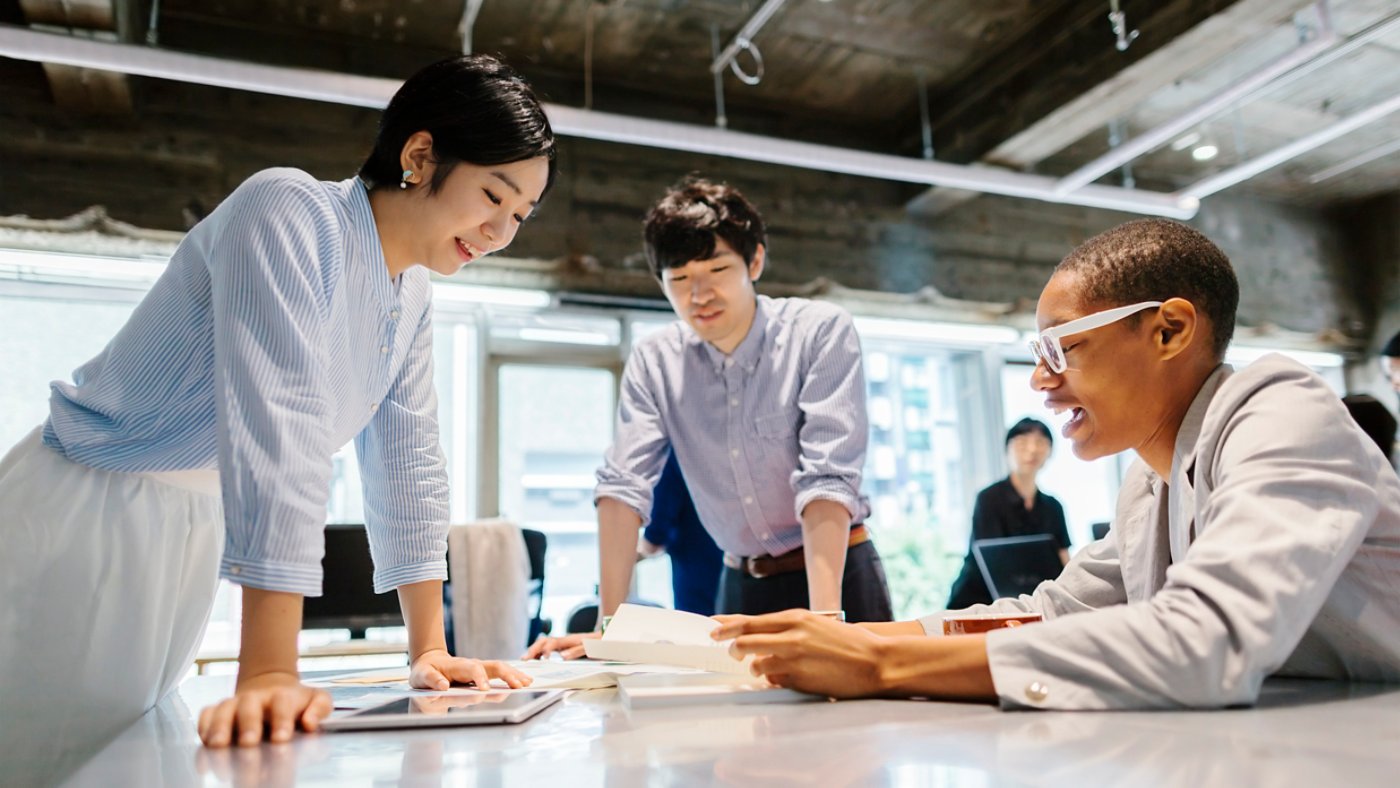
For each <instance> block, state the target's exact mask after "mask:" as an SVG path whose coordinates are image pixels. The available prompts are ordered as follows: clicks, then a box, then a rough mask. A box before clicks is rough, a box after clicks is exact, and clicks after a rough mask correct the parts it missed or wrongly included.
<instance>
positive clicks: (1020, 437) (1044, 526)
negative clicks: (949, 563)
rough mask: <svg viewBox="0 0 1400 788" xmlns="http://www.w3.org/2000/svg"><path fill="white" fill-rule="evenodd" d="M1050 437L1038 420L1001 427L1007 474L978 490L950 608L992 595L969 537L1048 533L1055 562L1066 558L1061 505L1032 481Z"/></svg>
mask: <svg viewBox="0 0 1400 788" xmlns="http://www.w3.org/2000/svg"><path fill="white" fill-rule="evenodd" d="M1052 448H1054V439H1053V438H1052V436H1051V434H1050V428H1049V427H1047V426H1045V423H1044V422H1042V421H1037V420H1035V419H1031V418H1025V419H1021V420H1020V421H1018V422H1016V423H1015V424H1013V425H1011V429H1009V430H1007V431H1006V463H1007V465H1008V466H1010V471H1011V472H1010V474H1009V475H1008V476H1007V477H1006V478H1005V479H1002V480H1001V481H999V482H997V483H996V484H993V485H991V486H989V487H986V488H985V489H983V490H982V491H981V492H979V493H977V502H976V504H974V505H973V508H972V532H971V534H970V535H969V537H968V542H967V543H968V548H967V556H966V557H965V558H964V559H963V566H962V571H961V572H959V573H958V577H957V579H956V580H954V581H953V588H952V590H951V591H949V592H948V604H947V608H948V609H949V610H959V609H961V608H965V607H971V606H972V605H985V604H989V603H990V602H991V601H992V592H991V590H989V589H988V588H987V583H986V581H985V580H984V579H983V577H982V571H981V569H979V568H978V566H977V559H976V557H975V556H974V555H973V554H972V543H973V542H976V541H977V540H979V539H1003V538H1006V537H1008V536H1035V535H1038V534H1049V535H1051V536H1053V537H1055V543H1056V544H1058V545H1059V547H1060V563H1062V564H1063V563H1068V562H1069V530H1068V529H1067V527H1066V525H1065V508H1064V507H1063V506H1061V505H1060V502H1059V500H1058V499H1056V498H1055V497H1054V496H1050V495H1046V494H1045V493H1043V492H1041V491H1040V488H1039V487H1037V486H1036V483H1035V477H1036V476H1037V475H1039V473H1040V469H1041V468H1044V467H1045V463H1046V461H1047V460H1049V459H1050V451H1051V449H1052Z"/></svg>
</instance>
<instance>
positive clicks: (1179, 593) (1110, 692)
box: [923, 355, 1400, 709]
mask: <svg viewBox="0 0 1400 788" xmlns="http://www.w3.org/2000/svg"><path fill="white" fill-rule="evenodd" d="M1397 583H1400V478H1397V477H1396V475H1395V471H1394V470H1392V469H1391V467H1390V464H1389V463H1388V462H1387V461H1386V459H1385V458H1384V457H1383V456H1381V452H1380V449H1379V448H1377V446H1376V444H1375V442H1374V441H1372V440H1371V439H1370V438H1368V437H1366V435H1365V434H1364V433H1363V432H1361V429H1360V428H1359V427H1357V426H1356V424H1355V423H1354V422H1353V421H1352V419H1351V417H1350V416H1349V415H1348V414H1347V412H1346V410H1345V408H1343V406H1342V403H1341V400H1340V398H1338V397H1337V395H1336V393H1335V392H1333V391H1332V390H1331V389H1330V388H1329V387H1328V386H1327V384H1326V383H1325V382H1324V381H1323V380H1322V379H1321V378H1319V377H1318V376H1317V375H1315V374H1313V373H1312V372H1311V371H1310V370H1308V369H1307V368H1305V367H1303V366H1301V365H1299V364H1298V363H1297V362H1295V361H1292V360H1290V359H1287V358H1284V357H1282V356H1278V355H1269V356H1265V357H1264V358H1262V359H1260V360H1259V361H1256V362H1255V363H1253V364H1251V365H1250V366H1249V367H1248V368H1246V369H1243V370H1241V371H1239V372H1232V371H1231V369H1230V368H1229V367H1228V366H1223V365H1222V366H1221V367H1220V368H1218V369H1217V370H1216V371H1215V372H1214V373H1213V374H1212V375H1211V376H1210V377H1209V378H1208V379H1207V380H1206V382H1205V384H1204V385H1203V386H1202V387H1201V390H1200V391H1199V392H1198V393H1197V395H1196V398H1195V400H1194V401H1193V402H1192V404H1191V406H1190V408H1189V409H1188V410H1187V413H1186V416H1185V418H1184V419H1183V421H1182V424H1181V428H1180V430H1179V431H1178V433H1177V438H1176V445H1175V449H1174V453H1173V456H1172V471H1171V477H1170V478H1169V479H1166V480H1164V479H1162V478H1161V477H1159V476H1158V475H1157V474H1155V473H1154V472H1152V471H1151V470H1150V469H1149V468H1148V467H1147V465H1146V464H1145V463H1143V462H1142V461H1141V460H1139V461H1138V462H1136V463H1134V464H1133V466H1132V467H1131V468H1130V469H1129V471H1128V474H1127V476H1126V478H1125V479H1124V481H1123V487H1122V491H1121V492H1120V494H1119V497H1118V506H1117V510H1116V512H1115V515H1114V519H1113V527H1112V528H1111V529H1110V530H1109V532H1108V536H1106V537H1105V538H1103V539H1100V540H1098V541H1096V542H1094V543H1093V544H1091V545H1089V546H1088V547H1085V548H1084V549H1083V550H1080V551H1079V552H1078V553H1076V554H1075V556H1074V558H1073V559H1071V560H1070V563H1069V565H1068V566H1067V567H1065V571H1064V573H1063V574H1061V576H1060V578H1059V579H1058V580H1054V581H1049V582H1045V583H1042V584H1041V585H1040V587H1039V588H1037V589H1036V590H1035V592H1034V593H1033V594H1029V595H1025V596H1021V597H1018V598H1015V599H1010V598H1008V599H1001V600H998V601H997V602H995V603H994V604H992V605H978V606H974V607H972V608H969V611H970V612H1007V613H1009V612H1013V611H1034V612H1038V613H1040V614H1041V615H1042V616H1044V617H1045V621H1043V622H1041V623H1037V624H1030V625H1028V626H1024V627H1017V628H1015V629H1004V630H997V631H993V632H991V633H989V634H988V635H987V658H988V662H989V663H990V666H991V673H992V681H993V683H994V684H995V686H996V692H997V695H998V696H999V697H1000V699H1001V702H1002V705H1003V706H1010V707H1030V708H1044V709H1133V708H1173V707H1175V708H1180V707H1195V708H1209V707H1221V706H1231V705H1238V704H1249V703H1253V702H1254V701H1255V700H1256V699H1257V698H1258V697H1259V690H1260V687H1261V685H1262V684H1263V681H1264V679H1265V677H1267V676H1270V675H1282V676H1302V677H1312V678H1329V679H1352V680H1366V681H1391V682H1394V681H1400V592H1398V591H1397V589H1400V585H1397ZM946 615H947V614H946V613H940V614H935V615H933V616H929V617H927V618H925V619H923V625H924V629H925V631H926V632H928V633H929V634H937V633H940V632H941V620H942V619H943V618H944V617H945V616H946Z"/></svg>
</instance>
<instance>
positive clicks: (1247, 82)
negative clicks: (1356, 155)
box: [1055, 0, 1400, 192]
mask: <svg viewBox="0 0 1400 788" xmlns="http://www.w3.org/2000/svg"><path fill="white" fill-rule="evenodd" d="M1315 6H1316V8H1317V12H1318V35H1317V37H1316V38H1314V39H1312V40H1311V41H1308V42H1307V43H1304V44H1301V45H1300V46H1298V47H1296V48H1295V49H1292V50H1290V51H1289V52H1287V53H1285V54H1284V55H1282V56H1280V57H1279V58H1278V59H1276V60H1274V61H1273V62H1272V63H1269V64H1268V65H1266V66H1264V67H1262V68H1260V69H1259V70H1258V71H1255V72H1254V73H1252V74H1250V75H1249V76H1246V77H1244V78H1242V79H1240V80H1239V81H1238V82H1236V83H1235V84H1233V85H1231V86H1230V87H1228V88H1226V89H1224V90H1222V91H1220V92H1219V93H1217V94H1215V95H1214V96H1211V97H1210V98H1208V99H1206V100H1205V101H1203V102H1201V103H1200V104H1198V105H1196V106H1195V107H1193V108H1192V109H1190V110H1187V111H1186V112H1184V113H1182V114H1181V115H1178V116H1177V117H1175V118H1173V119H1171V120H1169V121H1166V122H1164V123H1162V124H1160V125H1158V126H1156V127H1154V128H1152V129H1150V130H1148V131H1145V132H1143V133H1142V134H1139V135H1138V136H1136V137H1133V138H1132V139H1130V140H1128V141H1127V142H1125V143H1123V144H1122V145H1119V146H1117V147H1116V148H1113V149H1112V150H1110V151H1108V152H1107V153H1104V154H1103V155H1102V156H1099V157H1098V158H1096V159H1094V160H1093V161H1090V162H1088V163H1087V164H1084V165H1083V166H1081V167H1079V168H1078V169H1076V170H1075V171H1074V172H1071V173H1070V174H1068V175H1066V176H1064V177H1063V178H1061V179H1060V181H1059V183H1057V184H1055V188H1056V189H1057V190H1058V191H1061V192H1065V191H1073V190H1074V189H1078V188H1080V187H1081V186H1083V185H1085V184H1087V183H1092V182H1093V181H1095V180H1098V179H1099V178H1101V177H1103V176H1104V175H1106V174H1108V173H1110V172H1112V171H1113V170H1115V169H1117V168H1119V167H1121V166H1123V165H1124V164H1127V163H1128V162H1130V161H1133V160H1134V159H1136V158H1137V157H1139V156H1141V155H1143V154H1144V153H1147V152H1149V151H1152V150H1156V149H1157V148H1159V147H1161V146H1162V145H1164V144H1166V143H1167V142H1168V141H1169V140H1171V138H1173V137H1175V136H1176V135H1177V134H1180V133H1182V132H1184V131H1187V130H1188V129H1190V128H1192V127H1194V126H1196V125H1198V124H1200V123H1203V122H1205V121H1207V120H1209V119H1210V118H1213V117H1215V116H1216V115H1218V114H1220V113H1221V112H1224V111H1225V110H1228V109H1231V108H1233V107H1237V106H1239V105H1240V104H1244V103H1246V102H1248V101H1252V100H1253V99H1255V98H1257V97H1258V96H1259V95H1261V94H1262V93H1264V92H1266V91H1270V90H1276V89H1278V88H1280V87H1283V86H1284V85H1287V84H1289V83H1291V82H1295V81H1297V80H1299V79H1301V78H1302V77H1304V76H1307V75H1308V74H1311V73H1313V72H1314V71H1317V70H1318V69H1320V68H1322V67H1323V66H1326V65H1328V64H1329V63H1333V62H1335V61H1337V60H1340V59H1341V58H1343V57H1345V56H1347V55H1349V54H1351V53H1352V52H1355V51H1356V50H1358V49H1360V48H1361V47H1363V46H1365V45H1366V44H1369V43H1371V42H1372V41H1375V40H1377V39H1380V38H1382V37H1384V36H1386V35H1389V34H1390V33H1391V32H1392V31H1394V30H1395V29H1397V28H1400V13H1395V14H1391V15H1390V16H1387V17H1386V18H1384V19H1382V20H1380V21H1379V22H1376V23H1375V24H1373V25H1371V26H1369V27H1367V28H1366V29H1364V30H1361V31H1359V32H1357V33H1356V34H1354V35H1351V36H1348V37H1347V38H1346V39H1345V40H1340V41H1339V39H1338V36H1337V33H1336V30H1335V29H1334V28H1333V27H1332V21H1331V15H1330V13H1329V12H1328V10H1327V3H1326V1H1325V0H1322V1H1320V2H1318V3H1316V4H1315ZM1178 142H1179V141H1178ZM1193 144H1194V142H1188V143H1185V144H1183V145H1181V147H1180V148H1178V147H1176V145H1173V146H1172V147H1173V148H1174V149H1176V150H1182V149H1184V148H1189V147H1191V145H1193Z"/></svg>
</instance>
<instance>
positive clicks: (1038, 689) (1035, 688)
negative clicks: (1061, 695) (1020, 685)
mask: <svg viewBox="0 0 1400 788" xmlns="http://www.w3.org/2000/svg"><path fill="white" fill-rule="evenodd" d="M1049 695H1050V688H1049V687H1047V686H1045V685H1044V684H1041V683H1040V682H1038V681H1032V682H1031V683H1029V684H1027V685H1026V700H1028V701H1030V702H1031V703H1040V702H1041V701H1044V700H1045V699H1046V698H1047V697H1048V696H1049Z"/></svg>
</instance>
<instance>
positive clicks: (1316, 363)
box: [1225, 345, 1345, 369]
mask: <svg viewBox="0 0 1400 788" xmlns="http://www.w3.org/2000/svg"><path fill="white" fill-rule="evenodd" d="M1270 353H1278V354H1279V355H1281V356H1287V357H1289V358H1291V359H1293V360H1294V361H1297V362H1298V363H1299V364H1302V365H1303V366H1305V367H1311V368H1313V369H1332V368H1336V367H1340V366H1342V364H1343V363H1344V362H1345V359H1344V358H1342V355H1341V354H1340V353H1328V352H1326V351H1321V350H1287V349H1284V348H1271V347H1251V346H1248V345H1231V346H1230V349H1229V350H1227V351H1225V361H1226V363H1228V364H1232V365H1235V366H1238V367H1242V366H1246V365H1248V364H1252V363H1254V362H1255V361H1258V360H1259V359H1260V358H1262V357H1264V356H1267V355H1268V354H1270Z"/></svg>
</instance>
